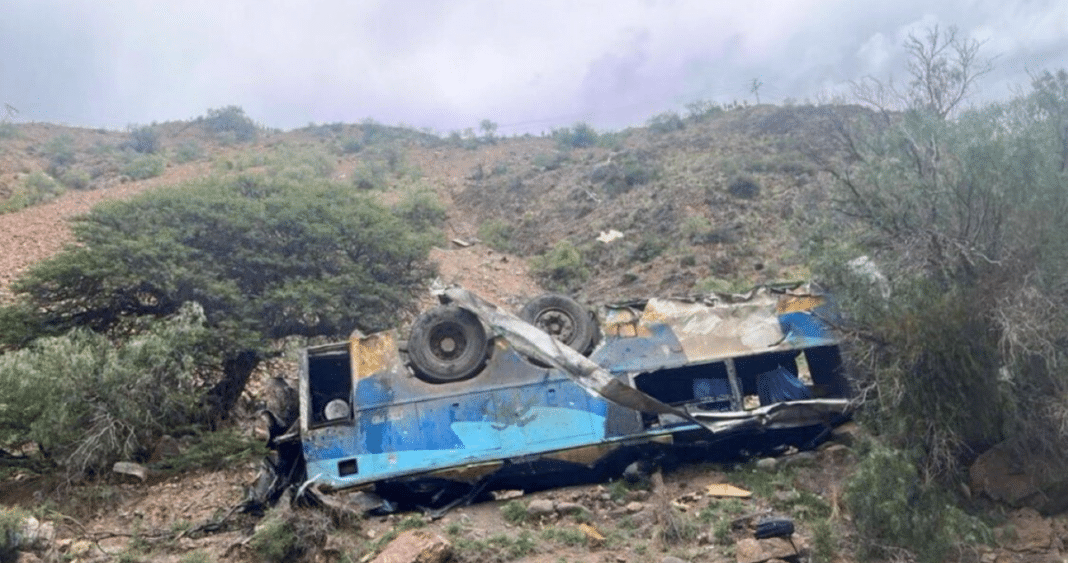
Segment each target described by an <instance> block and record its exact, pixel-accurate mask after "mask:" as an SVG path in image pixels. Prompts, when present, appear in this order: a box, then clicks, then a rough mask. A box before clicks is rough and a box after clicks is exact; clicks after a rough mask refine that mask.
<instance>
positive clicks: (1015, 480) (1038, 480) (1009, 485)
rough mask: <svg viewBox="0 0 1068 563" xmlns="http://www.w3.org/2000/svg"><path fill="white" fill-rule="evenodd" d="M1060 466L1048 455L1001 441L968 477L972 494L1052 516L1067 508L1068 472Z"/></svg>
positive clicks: (977, 464)
mask: <svg viewBox="0 0 1068 563" xmlns="http://www.w3.org/2000/svg"><path fill="white" fill-rule="evenodd" d="M1061 467H1062V464H1061V463H1059V462H1058V461H1056V460H1052V459H1049V458H1048V457H1047V456H1042V455H1039V454H1035V453H1033V452H1029V451H1027V450H1026V449H1024V448H1022V447H1017V446H1014V445H1013V444H1011V443H1009V442H1002V443H1000V444H998V445H996V446H994V447H993V448H990V449H989V450H987V451H985V452H983V454H982V455H980V456H979V457H978V458H977V459H976V460H975V462H974V463H973V464H972V466H971V468H969V471H968V474H969V480H970V486H971V491H972V492H973V493H975V494H984V495H986V496H988V497H990V498H991V499H993V500H996V501H999V502H1003V503H1005V504H1008V505H1010V506H1013V507H1016V508H1023V507H1029V508H1033V509H1035V510H1037V511H1039V512H1040V513H1042V514H1045V515H1051V514H1056V513H1058V512H1063V511H1064V510H1066V509H1068V472H1065V471H1064V470H1063V469H1061Z"/></svg>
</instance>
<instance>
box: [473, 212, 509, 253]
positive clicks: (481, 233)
mask: <svg viewBox="0 0 1068 563" xmlns="http://www.w3.org/2000/svg"><path fill="white" fill-rule="evenodd" d="M514 236H515V224H514V223H512V222H510V221H505V220H503V219H490V220H489V221H486V222H484V223H482V224H481V225H479V226H478V238H479V239H481V240H482V242H484V243H486V244H488V245H489V246H490V248H494V249H496V250H500V251H502V252H513V251H514V249H513V248H512V237H514Z"/></svg>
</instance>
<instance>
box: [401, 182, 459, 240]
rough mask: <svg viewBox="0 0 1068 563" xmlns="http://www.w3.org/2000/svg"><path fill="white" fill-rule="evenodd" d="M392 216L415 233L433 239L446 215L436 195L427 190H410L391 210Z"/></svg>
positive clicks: (443, 222)
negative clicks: (403, 222)
mask: <svg viewBox="0 0 1068 563" xmlns="http://www.w3.org/2000/svg"><path fill="white" fill-rule="evenodd" d="M392 210H393V214H394V215H396V216H397V217H400V218H401V219H402V220H403V221H405V222H406V223H407V224H408V226H409V227H410V228H411V229H412V230H413V231H414V232H417V233H424V234H425V235H427V236H430V237H434V236H436V235H437V234H438V233H440V232H441V231H440V229H441V227H442V226H443V225H444V224H445V219H446V217H447V213H446V211H445V206H444V205H442V203H441V200H440V199H438V196H437V194H435V193H434V192H432V191H430V189H428V188H423V189H419V188H416V189H412V190H410V191H408V192H406V193H405V194H404V197H403V199H401V201H400V202H398V203H397V204H396V205H394V206H393V208H392Z"/></svg>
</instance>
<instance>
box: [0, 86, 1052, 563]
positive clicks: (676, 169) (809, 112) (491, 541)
mask: <svg viewBox="0 0 1068 563" xmlns="http://www.w3.org/2000/svg"><path fill="white" fill-rule="evenodd" d="M866 116H867V113H866V111H865V110H862V109H859V108H856V107H835V108H827V107H820V108H816V107H775V106H757V107H749V108H738V109H733V110H729V111H716V112H709V113H708V114H707V115H699V116H693V117H692V118H688V119H685V120H683V119H679V118H677V117H676V118H675V119H667V118H663V116H662V117H661V118H658V119H656V120H654V121H653V122H651V123H650V126H648V127H644V128H635V129H629V130H625V131H622V132H616V133H601V134H599V135H597V134H595V136H594V138H592V139H587V138H584V137H582V136H581V135H579V133H580V131H579V130H578V128H577V127H576V128H574V129H568V130H567V131H561V132H557V133H556V134H555V135H553V136H546V137H534V136H525V137H515V138H496V137H468V138H464V137H459V136H453V137H448V138H439V137H437V136H433V135H428V134H425V133H421V132H416V131H413V130H410V129H404V128H394V127H387V126H383V125H380V124H375V123H362V124H331V125H321V126H309V127H307V128H303V129H299V130H294V131H285V132H283V131H266V130H258V131H257V132H256V134H255V135H251V136H250V137H251V138H243V137H242V131H243V130H242V129H240V128H228V127H219V123H218V122H213V121H211V120H210V119H205V118H200V119H198V120H192V121H188V122H179V123H164V124H158V125H153V126H150V127H148V128H147V129H146V128H141V129H135V130H134V132H115V131H102V130H84V129H76V128H68V127H62V126H56V125H47V124H18V125H10V124H4V127H3V129H2V130H0V133H2V135H0V205H4V203H5V202H7V205H8V207H9V209H11V210H10V211H8V212H6V213H3V214H0V299H3V300H9V299H11V297H12V294H11V291H10V287H9V285H10V284H11V282H12V281H13V280H15V279H16V278H17V277H18V276H19V275H20V274H21V273H23V272H25V271H26V269H27V268H29V267H31V266H33V265H34V264H36V263H38V262H40V261H41V260H44V259H47V258H48V257H49V256H51V255H53V254H55V253H56V252H58V251H60V250H61V249H62V248H63V247H64V246H65V245H66V244H68V243H70V242H71V241H72V240H73V239H72V237H71V233H70V229H69V225H70V222H71V220H72V219H74V218H76V217H77V216H78V215H80V214H82V213H85V212H86V211H88V210H89V209H91V208H92V207H93V206H95V205H98V204H100V203H102V202H105V201H108V200H118V199H126V198H130V197H133V196H135V195H136V194H138V193H141V192H144V191H147V190H165V189H168V187H170V186H174V185H176V184H180V183H183V182H189V181H195V180H196V179H198V178H203V177H206V176H208V175H232V174H246V173H262V174H307V175H309V177H327V178H331V179H333V180H336V181H338V182H339V183H340V185H342V186H347V187H349V188H350V189H353V190H360V191H367V192H370V193H374V194H376V195H377V196H378V197H379V198H381V199H382V200H383V201H387V202H389V201H396V200H397V199H398V198H400V197H401V196H402V195H403V194H405V193H408V192H411V191H418V190H427V191H429V192H431V193H433V194H434V195H435V196H436V197H437V199H438V200H439V201H440V202H441V203H442V205H443V206H444V208H445V210H446V213H447V220H446V222H445V232H444V236H443V237H442V240H441V241H440V243H439V245H438V246H437V247H436V248H435V249H434V250H433V251H432V253H431V259H432V260H433V261H434V262H435V263H436V265H437V269H438V276H439V278H440V280H441V281H442V282H444V283H446V284H459V285H462V286H464V287H466V288H468V289H471V290H473V291H475V292H477V293H479V294H481V295H482V296H484V297H486V298H488V299H489V300H491V301H494V302H496V303H500V304H502V305H504V306H506V307H509V308H511V309H513V310H515V309H518V308H519V307H520V306H521V305H522V304H523V303H525V302H526V301H527V300H528V299H529V298H530V297H532V296H534V295H537V294H539V293H542V292H544V291H546V290H557V291H565V292H569V293H572V294H574V295H576V296H577V297H578V298H579V299H580V300H583V301H586V302H590V303H594V302H601V303H603V302H610V301H620V300H626V299H629V298H636V297H645V296H650V295H687V294H692V293H695V292H703V291H709V290H738V289H743V288H747V287H750V286H752V285H755V284H759V283H766V282H772V281H784V280H796V279H803V278H806V277H807V276H808V270H807V268H806V266H805V264H804V263H803V259H802V257H801V255H800V251H801V245H802V244H803V243H804V233H805V229H806V224H807V223H809V222H811V221H815V220H817V219H819V218H820V217H822V215H821V212H822V210H823V209H824V208H825V207H826V203H827V201H828V199H829V198H830V195H829V194H830V192H831V188H832V179H831V178H830V176H829V175H828V174H827V173H825V172H823V171H821V170H819V169H818V168H817V167H816V166H815V165H814V164H813V161H812V159H811V158H810V156H811V154H813V153H818V154H820V155H822V156H823V157H824V158H828V159H834V158H837V157H838V156H839V155H838V153H837V145H836V144H835V142H834V139H833V137H832V136H830V135H829V134H828V131H829V130H830V128H831V126H832V125H833V122H834V121H835V120H843V119H844V120H851V119H865V118H866ZM216 117H218V116H216ZM231 117H232V116H231ZM223 125H226V123H223ZM137 132H140V133H141V136H139V135H138V134H137ZM149 141H151V142H150V143H149ZM587 141H588V142H587ZM143 143H148V146H146V145H145V144H143ZM149 148H151V150H148V149H149ZM611 231H618V232H619V234H620V235H621V236H620V237H618V238H615V240H611V241H609V242H602V241H600V240H598V237H599V236H601V235H602V234H607V233H610V232H611ZM574 256H577V257H578V260H577V261H575V260H573V259H572V258H571V257H574ZM425 302H426V304H430V303H432V302H433V299H432V298H431V297H430V295H429V293H428V294H427V296H426V297H425ZM293 370H294V366H293V364H292V356H287V357H286V359H285V360H280V361H277V362H272V363H271V364H270V365H269V367H267V368H265V369H262V370H260V372H258V373H257V374H256V376H255V379H254V380H253V381H252V382H251V383H250V385H249V388H248V389H247V390H246V392H245V395H244V396H243V398H242V401H241V403H240V405H239V407H238V411H239V412H238V413H237V416H236V417H235V419H236V420H235V421H234V422H232V423H231V424H232V425H233V430H234V431H235V432H237V433H238V434H240V435H243V436H246V437H254V438H256V439H262V438H263V430H262V428H258V427H257V420H256V419H255V417H254V416H253V415H252V413H253V412H254V410H255V409H254V405H256V404H257V403H259V402H260V401H262V400H263V399H264V398H265V395H266V390H265V387H264V383H265V381H266V380H267V379H268V378H270V377H272V376H275V375H278V376H282V377H284V378H288V379H290V380H292V379H293V377H292V373H293ZM866 440H867V438H866V433H865V431H864V430H863V429H860V428H858V427H856V426H850V427H848V428H846V429H845V430H844V431H843V432H841V433H840V434H838V435H837V436H835V438H834V440H832V441H831V442H829V443H828V444H826V445H825V447H823V448H821V449H820V450H819V451H818V452H814V453H809V452H802V453H794V454H792V455H790V456H787V457H786V458H782V459H780V460H778V461H775V460H762V461H760V462H757V463H751V464H744V465H736V466H735V465H732V466H719V465H711V464H708V465H684V466H681V467H679V468H675V469H674V470H672V471H669V472H666V473H665V474H664V481H665V483H664V485H665V488H664V489H661V490H654V491H652V492H651V491H650V490H648V489H650V488H653V489H655V487H652V486H650V485H648V484H646V485H644V486H625V485H624V484H623V483H621V482H617V483H605V484H600V485H591V486H585V487H573V488H567V489H559V490H553V491H546V492H543V493H538V494H536V495H525V496H522V497H518V498H516V499H501V500H498V501H495V502H488V503H483V504H479V505H475V506H471V507H466V508H462V509H458V510H456V511H454V512H452V513H450V514H449V515H448V516H446V517H445V518H443V519H442V520H439V521H434V522H429V521H428V519H424V518H422V517H421V516H418V515H410V514H402V515H391V516H387V517H376V518H368V519H365V520H362V521H359V522H342V523H341V524H340V526H338V525H337V523H331V522H329V521H327V520H328V519H326V518H325V517H324V516H323V515H322V514H321V513H318V512H316V511H298V512H299V514H297V515H296V516H294V515H292V514H288V513H286V514H284V515H283V516H282V517H283V518H293V519H294V521H296V522H298V524H299V525H298V529H299V530H300V531H301V532H302V533H304V534H306V539H305V543H307V544H308V545H310V546H314V548H315V549H314V550H313V551H314V554H313V555H314V558H315V560H319V561H342V560H344V561H367V560H370V558H371V557H372V556H373V555H374V553H375V552H376V550H378V549H380V548H381V547H383V546H384V543H385V542H383V541H382V539H383V538H391V537H392V536H393V535H394V534H395V532H396V531H399V530H402V529H427V530H431V531H434V532H436V533H439V534H441V535H442V536H444V537H447V538H449V539H450V540H451V541H452V542H453V544H454V546H455V547H456V549H457V553H458V555H457V559H458V560H460V561H524V562H528V563H532V562H545V563H549V562H554V563H555V562H559V561H584V562H591V563H592V562H602V561H609V562H615V563H628V562H629V563H636V562H640V561H665V562H667V561H674V560H673V559H670V557H678V558H681V559H682V560H684V561H695V562H696V561H717V562H718V561H724V562H727V561H743V560H744V561H750V560H751V561H758V560H762V559H759V558H756V557H758V554H757V555H754V554H752V553H748V552H746V551H745V550H746V549H748V546H749V544H747V543H745V542H743V541H742V540H745V539H747V538H748V537H750V536H751V532H752V530H751V524H752V518H749V519H747V518H745V516H747V515H748V516H751V515H754V514H764V513H766V512H770V511H774V512H775V513H777V514H786V515H790V516H792V517H794V518H795V519H796V521H797V523H798V533H797V535H796V536H795V538H796V541H797V542H798V547H802V548H803V550H804V552H805V553H806V558H805V559H806V560H823V561H842V562H848V561H855V560H857V554H856V552H855V547H856V545H857V541H856V536H855V534H856V532H855V530H854V529H853V528H852V525H851V520H850V517H849V516H848V515H847V514H843V512H842V494H843V487H844V483H845V481H846V479H847V478H848V476H849V475H850V474H851V472H852V470H853V468H854V466H855V465H856V463H857V461H858V456H859V455H860V453H861V452H864V451H866V450H864V449H863V447H862V445H861V444H862V443H863V442H866ZM193 446H194V445H193V444H189V443H184V442H182V443H180V444H178V446H177V447H178V448H180V449H183V450H188V449H190V448H192V447H193ZM257 468H258V461H257V460H256V459H254V458H251V457H243V458H240V459H239V460H238V461H235V462H233V463H229V464H223V466H222V467H219V468H214V469H213V468H198V469H194V470H190V471H187V472H159V473H155V474H153V475H151V476H149V478H148V480H147V481H145V482H140V481H137V480H135V479H132V478H129V477H128V476H123V475H118V474H116V475H111V476H107V477H104V478H101V479H98V480H96V481H93V482H90V483H77V484H72V483H61V482H57V481H54V480H50V479H44V478H39V477H34V476H31V475H30V474H28V473H15V474H11V475H7V476H6V479H7V480H6V481H5V482H4V483H3V484H2V485H0V503H3V504H5V505H8V504H18V505H21V506H26V507H34V506H36V507H39V508H40V514H41V515H42V517H43V518H45V519H49V520H50V521H52V522H53V523H54V525H55V526H56V530H57V534H56V535H57V538H58V539H57V541H56V542H55V546H56V547H55V549H56V550H58V552H53V554H52V555H54V556H56V557H58V558H61V559H62V560H67V561H112V560H117V561H137V560H143V561H149V560H151V561H184V562H192V561H255V560H259V558H260V557H261V556H262V552H261V551H257V547H256V546H255V545H252V544H251V543H250V541H249V537H250V536H251V535H252V533H253V529H254V527H255V526H257V524H258V521H257V520H255V519H252V518H250V517H242V518H236V519H234V520H233V521H231V522H230V524H229V525H228V526H227V527H224V528H223V529H221V530H213V531H212V533H204V531H203V530H201V529H199V528H198V527H199V526H201V524H203V523H206V522H210V521H211V520H212V519H215V518H219V517H220V516H221V515H223V514H225V513H226V511H228V510H229V508H230V507H231V506H233V505H234V504H235V503H236V502H238V501H240V500H241V498H242V497H243V495H244V488H245V487H246V486H247V485H249V484H250V483H252V482H253V481H254V479H255V475H256V470H257ZM717 483H730V484H733V485H736V486H738V487H742V488H745V489H747V490H750V491H753V492H754V493H755V494H754V496H753V498H751V499H747V500H739V499H733V500H723V499H717V498H714V497H713V496H712V495H710V494H709V493H708V486H709V485H712V484H717ZM664 499H667V502H673V503H674V504H675V506H676V507H677V508H679V509H680V510H681V511H682V514H684V515H685V518H684V519H683V520H682V521H681V523H679V525H678V526H677V529H675V531H674V532H672V533H674V534H675V535H674V536H665V532H664V527H663V526H662V525H661V526H659V527H658V525H657V522H656V518H657V517H656V514H657V506H656V505H657V503H658V502H663V501H664ZM546 501H548V504H546ZM517 503H521V504H517ZM571 505H576V506H577V507H578V508H575V506H571ZM546 506H547V507H548V508H545V507H546ZM517 507H519V508H517ZM536 507H542V508H541V509H536ZM998 510H1000V509H991V511H992V512H995V513H996V512H997V511H998ZM309 512H310V514H309ZM1000 518H1001V520H1000V521H997V522H995V524H998V525H1002V529H1003V530H1005V529H1008V530H1013V531H1014V532H1013V534H1012V537H1011V538H1009V537H1007V536H1004V534H1003V535H1002V536H1003V541H1002V542H1001V544H1000V546H999V547H987V546H982V545H980V546H978V547H976V548H974V549H971V550H969V551H967V552H962V553H958V554H956V560H966V561H984V562H988V561H991V562H992V561H998V562H1001V561H1024V560H1038V559H1034V558H1033V557H1047V556H1048V558H1049V559H1048V560H1050V561H1052V560H1059V559H1054V558H1055V557H1060V554H1061V549H1062V546H1061V539H1060V538H1062V537H1068V520H1066V519H1064V517H1057V518H1043V517H1039V516H1038V515H1037V513H1036V514H1034V515H1032V514H1031V513H1023V514H1020V513H1013V514H1012V515H1005V514H1004V513H1002V514H1001V516H1000ZM580 524H589V525H590V526H592V527H593V529H595V530H596V532H595V533H590V532H588V531H587V532H582V531H581V530H583V528H581V527H578V526H579V525H580ZM577 530H578V531H577ZM187 532H188V533H187ZM599 536H600V537H599ZM502 538H503V539H502ZM747 553H748V555H747ZM785 555H789V553H788V552H786V553H780V554H778V555H777V557H784V556H785ZM746 557H751V558H750V559H746Z"/></svg>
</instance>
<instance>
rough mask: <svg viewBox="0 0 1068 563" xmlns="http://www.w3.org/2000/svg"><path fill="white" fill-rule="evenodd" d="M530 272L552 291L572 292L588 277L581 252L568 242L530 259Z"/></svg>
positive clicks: (587, 270)
mask: <svg viewBox="0 0 1068 563" xmlns="http://www.w3.org/2000/svg"><path fill="white" fill-rule="evenodd" d="M530 270H531V273H533V274H534V275H535V276H537V277H539V278H541V279H542V281H543V282H544V283H545V284H546V286H547V287H549V288H551V289H553V290H564V291H570V290H574V289H576V288H578V286H579V285H581V284H582V283H583V282H585V281H586V279H587V278H589V276H590V271H589V269H588V268H587V267H586V265H585V259H584V258H583V256H582V252H581V251H580V250H579V249H578V248H577V247H576V246H575V245H574V244H572V243H571V242H570V241H568V240H562V241H560V242H558V243H556V245H554V246H553V247H552V249H550V250H549V251H548V252H546V253H544V254H541V255H539V256H535V257H534V258H532V259H531V260H530Z"/></svg>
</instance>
